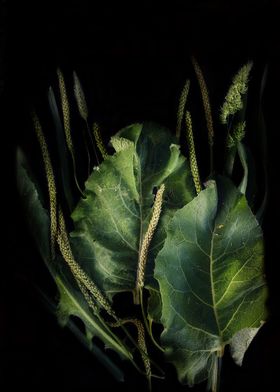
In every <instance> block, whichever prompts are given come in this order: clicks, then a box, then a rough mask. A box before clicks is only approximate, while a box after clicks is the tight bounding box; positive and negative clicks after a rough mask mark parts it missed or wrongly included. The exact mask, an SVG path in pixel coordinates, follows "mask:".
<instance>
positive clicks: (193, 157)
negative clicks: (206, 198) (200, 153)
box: [186, 111, 201, 194]
mask: <svg viewBox="0 0 280 392" xmlns="http://www.w3.org/2000/svg"><path fill="white" fill-rule="evenodd" d="M186 129H187V143H188V149H189V156H190V166H191V173H192V177H193V182H194V186H195V189H196V193H197V194H199V193H200V192H201V182H200V176H199V170H198V165H197V159H196V152H195V144H194V138H193V130H192V118H191V114H190V112H188V111H186Z"/></svg>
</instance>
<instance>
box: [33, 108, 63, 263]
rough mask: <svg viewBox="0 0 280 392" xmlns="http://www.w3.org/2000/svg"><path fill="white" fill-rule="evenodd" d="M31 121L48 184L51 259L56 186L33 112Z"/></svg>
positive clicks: (38, 124) (55, 211)
mask: <svg viewBox="0 0 280 392" xmlns="http://www.w3.org/2000/svg"><path fill="white" fill-rule="evenodd" d="M32 119H33V124H34V129H35V132H36V136H37V139H38V142H39V145H40V148H41V153H42V157H43V161H44V166H45V172H46V177H47V184H48V194H49V204H50V242H51V243H50V245H51V257H52V259H54V258H55V244H56V235H57V196H56V185H55V177H54V171H53V166H52V163H51V158H50V154H49V150H48V145H47V142H46V139H45V136H44V133H43V130H42V127H41V124H40V121H39V118H38V116H37V114H36V113H35V112H33V113H32Z"/></svg>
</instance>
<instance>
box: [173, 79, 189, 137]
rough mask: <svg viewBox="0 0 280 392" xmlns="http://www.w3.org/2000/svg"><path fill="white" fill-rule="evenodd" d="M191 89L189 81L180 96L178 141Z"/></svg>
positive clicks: (177, 127)
mask: <svg viewBox="0 0 280 392" xmlns="http://www.w3.org/2000/svg"><path fill="white" fill-rule="evenodd" d="M189 89H190V81H189V80H187V81H186V83H185V85H184V87H183V90H182V92H181V95H180V99H179V105H178V111H177V126H176V136H177V138H178V139H179V137H180V135H181V129H182V121H183V118H184V112H185V107H186V102H187V98H188V94H189Z"/></svg>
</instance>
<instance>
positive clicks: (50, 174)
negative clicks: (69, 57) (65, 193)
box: [33, 69, 164, 385]
mask: <svg viewBox="0 0 280 392" xmlns="http://www.w3.org/2000/svg"><path fill="white" fill-rule="evenodd" d="M57 75H58V82H59V91H60V97H61V106H62V115H63V124H64V131H65V140H66V145H67V148H68V150H69V153H70V155H71V157H72V162H73V169H74V176H76V172H75V153H74V146H73V141H72V137H71V125H70V124H71V119H70V108H69V101H68V97H67V92H66V85H65V80H64V77H63V74H62V72H61V71H60V70H59V69H58V70H57ZM74 86H75V88H74V91H75V97H76V100H77V105H78V108H79V112H80V115H81V117H82V118H83V119H84V120H85V121H87V118H88V111H87V105H86V101H85V95H84V93H83V90H82V87H81V84H80V82H79V79H78V77H77V75H76V74H75V73H74ZM33 123H34V128H35V132H36V135H37V139H38V142H39V145H40V148H41V153H42V158H43V161H44V166H45V173H46V179H47V184H48V194H49V208H50V246H51V254H52V259H54V258H55V248H56V244H58V247H59V250H60V253H61V255H62V256H63V259H64V261H65V262H66V264H67V265H68V267H69V269H70V270H71V272H72V274H73V277H74V278H75V280H76V283H77V285H78V287H79V289H80V291H81V293H82V294H83V296H84V298H85V300H86V302H87V304H88V306H89V308H91V309H92V311H93V312H94V314H96V315H97V316H98V317H100V315H99V311H100V308H102V309H104V310H105V311H106V312H107V314H108V315H110V316H111V317H112V318H113V319H114V320H115V322H114V323H109V322H108V325H110V326H111V327H116V326H121V327H122V326H123V325H124V324H126V323H127V322H130V323H133V324H134V325H135V326H136V327H137V331H138V338H137V341H138V346H139V349H140V352H141V356H142V360H143V363H144V367H145V374H146V376H147V379H148V380H149V385H150V378H151V364H150V360H149V357H148V352H147V346H146V342H145V331H144V327H143V324H142V323H141V321H140V320H137V319H127V320H122V319H120V318H118V317H117V315H116V313H115V311H114V310H113V308H112V306H111V304H110V302H109V301H108V299H107V298H106V297H105V295H104V294H103V293H102V292H101V291H100V289H99V288H98V287H97V286H96V284H95V283H94V282H93V281H92V279H91V278H90V277H89V276H88V275H87V274H86V273H85V271H84V270H83V269H82V268H81V267H80V265H79V264H78V263H77V261H76V260H75V257H74V255H73V252H72V249H71V245H70V242H69V238H68V233H67V230H66V225H65V219H64V216H63V212H62V208H61V206H58V203H57V194H56V193H57V192H56V184H55V177H54V171H53V167H52V163H51V158H50V154H49V151H48V146H47V143H46V140H45V136H44V134H43V131H42V127H41V124H40V122H39V119H38V116H37V115H36V113H33ZM93 135H94V137H95V141H96V145H97V147H98V148H99V151H100V153H101V155H102V157H103V158H104V159H105V158H106V157H107V156H108V154H107V152H106V149H105V146H104V144H103V141H102V137H101V134H100V128H99V126H98V124H97V123H94V125H93ZM75 180H76V178H75ZM76 183H77V181H76ZM77 185H78V183H77ZM163 191H164V185H162V186H161V188H160V190H159V191H158V194H157V197H156V200H155V206H154V210H153V215H152V221H151V223H150V225H149V229H148V232H147V234H146V236H145V239H144V242H143V246H142V253H141V254H142V256H141V260H142V261H143V262H144V260H145V262H146V258H147V253H148V246H149V243H150V241H151V238H152V236H153V233H154V231H155V229H156V226H157V222H158V220H159V217H160V211H161V204H162V194H163ZM81 192H82V191H81ZM142 282H144V269H143V276H142V275H141V285H143V283H142Z"/></svg>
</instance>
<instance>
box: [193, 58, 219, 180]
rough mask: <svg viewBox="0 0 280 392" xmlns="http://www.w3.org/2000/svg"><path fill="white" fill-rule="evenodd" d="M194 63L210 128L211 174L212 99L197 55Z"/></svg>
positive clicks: (211, 167) (211, 154) (211, 168)
mask: <svg viewBox="0 0 280 392" xmlns="http://www.w3.org/2000/svg"><path fill="white" fill-rule="evenodd" d="M191 60H192V64H193V67H194V70H195V73H196V77H197V80H198V84H199V87H200V92H201V97H202V102H203V107H204V113H205V119H206V124H207V129H208V144H209V147H210V150H209V152H210V174H212V173H213V165H214V163H213V144H214V128H213V118H212V112H211V105H210V99H209V93H208V88H207V85H206V82H205V79H204V76H203V73H202V70H201V68H200V66H199V64H198V62H197V60H196V59H195V57H193V56H192V58H191Z"/></svg>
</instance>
